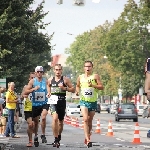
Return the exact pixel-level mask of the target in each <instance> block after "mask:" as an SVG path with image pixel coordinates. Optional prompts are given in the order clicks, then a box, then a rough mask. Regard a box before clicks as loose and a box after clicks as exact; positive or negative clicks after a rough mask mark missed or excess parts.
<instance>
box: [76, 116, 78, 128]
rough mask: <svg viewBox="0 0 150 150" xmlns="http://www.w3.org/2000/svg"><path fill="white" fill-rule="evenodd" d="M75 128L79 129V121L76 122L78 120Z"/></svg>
mask: <svg viewBox="0 0 150 150" xmlns="http://www.w3.org/2000/svg"><path fill="white" fill-rule="evenodd" d="M76 127H77V128H78V127H79V120H78V118H76Z"/></svg>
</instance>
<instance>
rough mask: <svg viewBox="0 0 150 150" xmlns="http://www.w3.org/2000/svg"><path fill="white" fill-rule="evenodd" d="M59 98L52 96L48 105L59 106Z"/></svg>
mask: <svg viewBox="0 0 150 150" xmlns="http://www.w3.org/2000/svg"><path fill="white" fill-rule="evenodd" d="M57 101H58V96H57V95H51V97H50V98H48V102H47V104H57Z"/></svg>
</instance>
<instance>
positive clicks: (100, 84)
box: [92, 74, 104, 90]
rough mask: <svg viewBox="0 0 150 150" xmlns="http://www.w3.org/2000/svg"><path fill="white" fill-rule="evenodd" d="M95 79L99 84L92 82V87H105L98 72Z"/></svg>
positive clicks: (100, 88) (101, 88) (99, 88)
mask: <svg viewBox="0 0 150 150" xmlns="http://www.w3.org/2000/svg"><path fill="white" fill-rule="evenodd" d="M95 80H96V83H97V85H93V84H92V87H94V88H96V89H98V90H103V89H104V87H103V84H102V83H101V80H100V76H99V75H98V74H95Z"/></svg>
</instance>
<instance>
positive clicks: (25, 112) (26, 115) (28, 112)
mask: <svg viewBox="0 0 150 150" xmlns="http://www.w3.org/2000/svg"><path fill="white" fill-rule="evenodd" d="M24 116H25V120H26V121H27V119H28V118H30V117H31V118H32V111H24Z"/></svg>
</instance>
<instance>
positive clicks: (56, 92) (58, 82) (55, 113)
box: [47, 64, 75, 147]
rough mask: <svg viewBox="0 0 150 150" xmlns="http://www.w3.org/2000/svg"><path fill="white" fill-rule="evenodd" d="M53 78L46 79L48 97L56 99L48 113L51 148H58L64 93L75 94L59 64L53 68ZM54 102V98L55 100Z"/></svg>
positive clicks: (64, 106) (64, 105) (63, 110)
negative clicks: (51, 135) (50, 129)
mask: <svg viewBox="0 0 150 150" xmlns="http://www.w3.org/2000/svg"><path fill="white" fill-rule="evenodd" d="M54 74H55V76H54V77H51V78H49V79H48V88H47V90H48V95H49V96H50V95H51V98H52V97H53V96H55V97H57V100H58V101H57V102H56V103H55V102H54V103H53V102H52V103H53V104H52V103H51V102H50V103H51V104H50V111H51V115H52V118H53V121H52V129H53V135H54V137H55V139H54V143H53V147H59V146H60V143H59V142H60V140H61V133H62V131H63V120H64V116H65V109H66V91H68V92H75V88H74V87H73V85H72V83H71V81H70V79H69V78H67V77H64V76H62V66H61V64H56V65H55V66H54ZM53 100H54V99H53V98H52V101H53ZM55 100H56V98H55Z"/></svg>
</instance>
